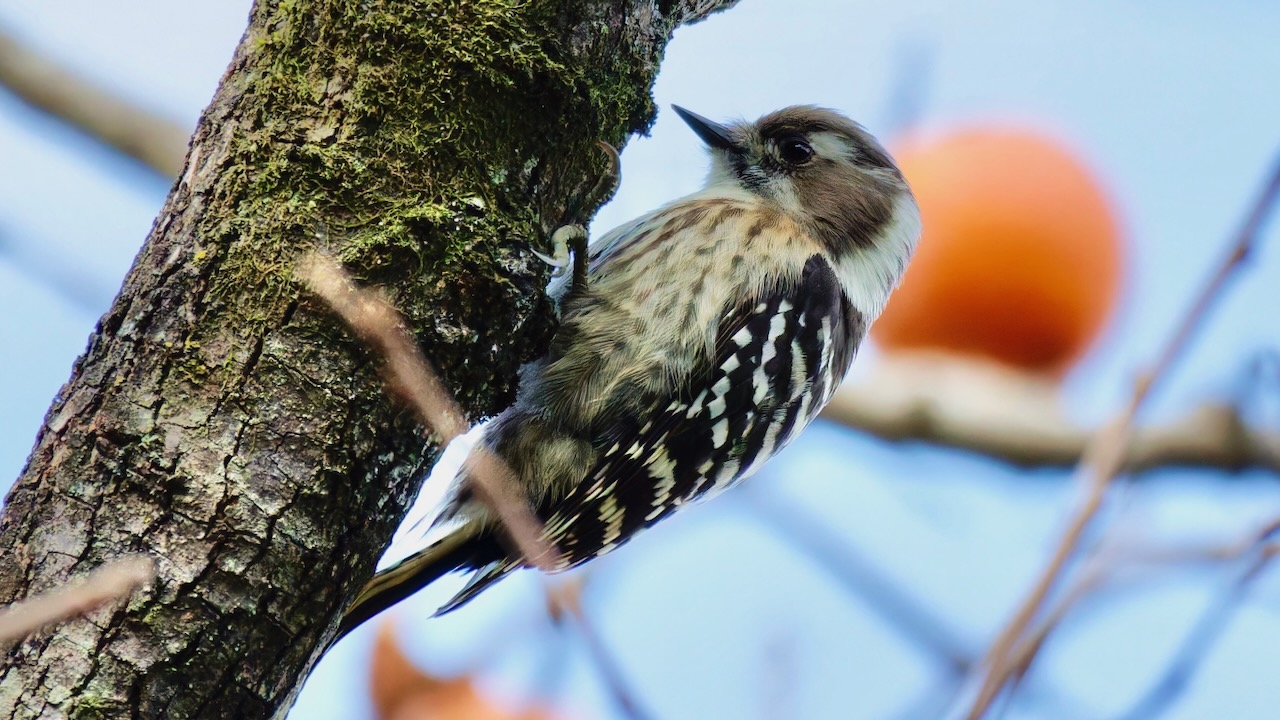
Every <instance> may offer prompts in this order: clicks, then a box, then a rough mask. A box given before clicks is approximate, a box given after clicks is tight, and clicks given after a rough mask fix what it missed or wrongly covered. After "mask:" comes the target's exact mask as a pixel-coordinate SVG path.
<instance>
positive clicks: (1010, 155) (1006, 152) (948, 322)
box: [872, 128, 1123, 374]
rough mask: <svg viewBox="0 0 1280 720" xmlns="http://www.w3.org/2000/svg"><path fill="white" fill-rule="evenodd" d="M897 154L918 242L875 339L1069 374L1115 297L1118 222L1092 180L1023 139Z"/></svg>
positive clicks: (1012, 135)
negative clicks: (915, 215)
mask: <svg viewBox="0 0 1280 720" xmlns="http://www.w3.org/2000/svg"><path fill="white" fill-rule="evenodd" d="M895 154H896V156H897V159H898V162H899V164H900V166H901V167H902V170H903V173H904V174H905V175H906V177H907V180H908V182H910V184H911V188H912V190H913V191H914V193H915V195H916V199H917V200H918V201H919V203H920V211H921V214H922V216H923V219H924V235H923V237H922V238H921V241H920V246H919V248H918V249H917V251H916V256H915V258H914V259H913V260H912V262H911V265H910V267H908V269H907V273H906V276H905V278H904V279H903V283H902V287H901V288H900V289H899V290H898V291H897V292H896V293H895V294H894V295H893V297H892V298H891V300H890V301H889V304H888V307H887V308H886V309H885V312H884V314H883V315H882V316H881V318H880V319H879V320H878V321H877V322H876V324H875V325H874V326H873V331H872V335H873V337H874V338H875V339H876V341H877V342H878V343H879V344H880V346H881V347H883V348H885V349H887V350H898V349H921V350H924V349H929V350H941V351H946V352H951V353H958V354H963V355H977V356H981V357H986V358H990V359H993V360H997V361H999V362H1001V363H1004V364H1007V365H1012V366H1014V367H1017V368H1021V369H1023V370H1028V371H1033V372H1041V373H1050V374H1058V373H1061V372H1063V371H1065V370H1067V369H1068V368H1069V367H1070V366H1071V364H1072V363H1073V362H1074V361H1075V360H1077V359H1078V358H1079V357H1080V355H1081V354H1083V353H1084V351H1085V350H1087V349H1088V348H1089V346H1090V345H1091V344H1092V343H1093V341H1094V340H1095V339H1096V337H1097V336H1098V334H1099V333H1100V331H1101V329H1102V327H1103V325H1104V324H1105V323H1106V321H1107V318H1108V316H1109V315H1110V314H1111V312H1112V310H1113V308H1114V306H1115V305H1116V301H1117V295H1118V293H1119V290H1120V281H1121V275H1122V266H1123V257H1122V255H1123V253H1122V248H1121V242H1120V236H1119V234H1120V231H1119V223H1118V221H1117V219H1116V216H1115V214H1114V212H1113V211H1112V208H1111V205H1110V203H1109V202H1108V200H1107V197H1106V193H1105V192H1104V190H1103V189H1102V187H1101V186H1100V184H1099V183H1098V181H1097V180H1096V179H1095V178H1094V177H1093V175H1092V174H1091V173H1090V171H1089V170H1088V169H1087V168H1086V167H1085V166H1084V164H1083V163H1082V162H1081V161H1080V160H1079V159H1078V158H1077V157H1076V156H1075V155H1074V154H1073V153H1072V152H1071V151H1070V150H1068V149H1066V148H1064V147H1063V146H1062V145H1061V144H1059V143H1058V142H1056V141H1054V140H1052V139H1050V138H1047V137H1044V136H1042V135H1039V134H1036V133H1034V132H1031V131H1026V130H1016V129H1007V128H1006V129H1001V128H972V129H967V130H961V131H954V132H951V133H949V134H946V135H944V136H939V137H935V138H931V139H916V140H914V141H911V142H908V143H906V144H904V146H903V147H902V148H900V149H899V150H898V152H897V153H895Z"/></svg>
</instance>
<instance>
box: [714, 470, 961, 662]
mask: <svg viewBox="0 0 1280 720" xmlns="http://www.w3.org/2000/svg"><path fill="white" fill-rule="evenodd" d="M760 485H761V483H746V484H744V485H742V486H741V488H740V489H739V491H738V492H737V493H736V494H737V496H738V497H740V498H744V499H745V500H746V502H747V504H748V505H749V506H750V507H751V510H752V512H753V513H754V514H755V515H756V516H757V517H758V518H760V520H762V521H763V522H765V523H766V524H768V525H770V526H772V527H773V529H774V530H775V531H777V532H778V534H779V535H781V536H782V537H784V538H786V539H787V541H788V542H790V543H792V544H794V545H795V546H796V547H797V548H799V549H800V550H801V551H802V552H804V553H805V554H806V555H808V556H809V557H810V558H811V559H813V560H814V561H815V562H816V563H817V565H818V567H820V568H823V569H824V570H827V571H828V572H830V573H831V574H832V576H834V577H835V578H836V579H837V580H838V581H839V582H840V583H841V584H842V585H844V586H845V587H846V588H847V589H848V590H849V591H850V592H852V593H853V594H854V595H855V596H856V597H857V598H858V599H860V600H862V601H863V602H865V603H866V604H867V606H868V607H869V608H870V609H871V610H872V611H873V612H875V613H876V614H878V615H880V617H881V618H882V619H883V620H884V621H885V622H887V623H888V624H889V626H890V627H893V628H895V629H897V630H898V631H899V632H901V633H902V634H903V635H904V636H906V637H907V638H909V639H910V640H912V641H913V642H915V643H916V644H917V645H919V646H920V647H922V648H924V650H925V651H926V652H927V654H928V655H929V657H930V658H931V659H941V660H942V661H943V664H944V665H945V666H946V670H947V673H948V674H949V675H963V674H964V673H965V672H968V671H969V670H970V669H971V668H972V665H973V657H972V653H971V652H970V651H969V650H968V649H967V648H965V646H964V643H963V642H961V640H960V639H959V638H957V637H956V636H955V634H954V633H953V632H951V630H950V629H949V628H948V627H947V626H946V623H945V622H944V621H943V620H942V619H941V618H938V617H936V616H935V615H933V613H932V612H931V611H930V610H929V609H928V607H927V606H925V605H924V604H923V603H921V602H919V601H917V600H916V599H915V598H913V597H911V596H910V595H908V594H907V593H906V592H905V591H904V590H902V589H900V588H899V587H898V586H897V584H896V583H895V582H894V581H893V580H891V579H890V578H889V577H888V576H887V574H886V573H884V572H883V571H882V570H880V569H879V568H877V567H876V566H875V564H874V563H873V562H871V560H870V559H868V558H866V557H864V556H863V555H862V554H861V553H859V552H858V551H857V550H856V549H854V548H853V547H851V546H850V545H849V544H848V543H846V542H843V541H842V540H841V539H840V538H839V537H837V536H836V534H835V533H834V532H833V531H832V530H831V529H830V528H828V527H826V526H825V525H824V524H823V523H821V522H819V521H818V519H817V518H815V517H813V515H812V514H811V513H806V512H804V511H803V510H802V509H800V508H799V507H797V506H796V505H795V504H794V503H793V502H791V501H790V500H788V499H786V498H785V497H783V496H782V495H781V494H780V493H776V492H768V493H766V492H765V491H763V490H761V489H759V488H760ZM766 495H767V497H766Z"/></svg>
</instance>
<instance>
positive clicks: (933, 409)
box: [822, 356, 1280, 473]
mask: <svg viewBox="0 0 1280 720" xmlns="http://www.w3.org/2000/svg"><path fill="white" fill-rule="evenodd" d="M965 366H966V363H964V362H963V361H959V360H957V359H955V358H947V357H940V356H920V357H912V358H894V359H892V360H889V361H886V362H884V363H882V364H881V366H880V367H879V368H877V369H876V370H874V371H873V375H872V377H870V378H866V379H863V380H862V381H861V382H857V383H850V384H846V385H845V386H844V387H842V388H841V389H840V391H839V392H837V393H836V396H835V397H834V398H833V399H832V401H831V404H829V405H828V406H827V407H826V409H825V410H824V411H823V414H822V416H823V417H824V418H826V419H827V420H831V421H833V422H836V423H839V424H841V425H844V426H846V427H849V428H853V429H855V430H859V431H862V432H866V433H869V434H871V435H875V436H876V437H879V438H883V439H885V440H893V441H912V440H914V441H921V442H929V443H935V444H938V445H943V446H946V447H951V448H956V449H959V450H967V451H969V452H976V453H981V454H983V455H986V456H988V457H991V458H995V459H997V460H1003V461H1005V462H1008V463H1011V464H1013V465H1019V466H1027V467H1045V466H1048V467H1064V468H1065V467H1071V466H1072V465H1075V464H1076V463H1078V462H1079V461H1080V458H1081V456H1082V455H1083V454H1084V450H1085V447H1086V446H1087V445H1088V444H1089V439H1090V438H1091V437H1092V436H1093V435H1094V434H1095V432H1096V431H1095V430H1093V429H1090V428H1086V427H1081V426H1079V425H1076V424H1075V423H1073V422H1071V421H1070V420H1069V419H1067V418H1066V417H1065V416H1064V415H1063V414H1062V413H1061V412H1060V410H1059V408H1058V406H1057V395H1056V392H1052V393H1051V392H1037V391H1036V390H1035V389H1031V390H1028V387H1027V380H1026V379H1025V378H1021V377H1018V376H1017V375H1016V373H1015V372H1014V371H1012V370H1002V371H999V372H997V371H995V370H994V369H992V368H988V369H987V371H986V372H981V373H977V374H979V375H981V377H982V380H980V381H979V380H976V379H975V378H974V377H972V376H973V375H974V374H975V373H972V372H969V373H966V371H965ZM1001 373H1003V377H1002V375H1001ZM954 375H963V376H964V378H965V380H964V382H963V385H965V386H966V387H964V388H960V387H957V384H958V383H957V382H950V381H949V380H943V379H942V378H944V377H945V378H950V377H952V376H954ZM958 380H959V378H957V381H958ZM978 382H982V384H983V393H984V394H983V397H982V398H981V399H979V400H975V399H974V397H973V396H974V392H975V391H974V385H975V384H977V383H978ZM1167 467H1200V468H1209V469H1214V470H1225V471H1230V472H1237V471H1242V470H1249V469H1260V470H1267V471H1270V472H1274V473H1280V432H1275V431H1272V430H1267V429H1263V428H1256V427H1249V426H1248V425H1246V424H1245V422H1244V420H1243V419H1242V418H1241V416H1240V413H1239V412H1238V411H1237V409H1236V408H1234V407H1232V406H1230V405H1228V404H1225V403H1208V404H1205V405H1203V406H1201V407H1199V408H1196V409H1195V410H1193V411H1192V412H1190V413H1188V414H1187V415H1185V416H1184V417H1182V418H1180V419H1178V420H1175V421H1174V422H1169V423H1162V424H1159V425H1152V426H1149V427H1141V428H1135V429H1134V431H1133V437H1132V441H1131V442H1130V443H1129V445H1128V447H1127V450H1126V453H1125V461H1124V469H1125V470H1126V471H1127V472H1131V473H1139V472H1145V471H1149V470H1155V469H1157V468H1167Z"/></svg>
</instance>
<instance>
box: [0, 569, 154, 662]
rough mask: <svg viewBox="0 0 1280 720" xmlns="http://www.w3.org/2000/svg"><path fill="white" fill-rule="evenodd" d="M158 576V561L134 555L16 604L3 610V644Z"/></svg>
mask: <svg viewBox="0 0 1280 720" xmlns="http://www.w3.org/2000/svg"><path fill="white" fill-rule="evenodd" d="M155 576H156V567H155V563H154V562H153V561H152V560H151V559H150V558H146V557H142V556H137V555H135V556H132V557H125V558H120V559H118V560H113V561H111V562H109V563H107V564H105V565H103V566H102V567H100V568H98V569H97V570H94V571H93V572H92V573H90V574H89V576H88V577H86V578H84V579H83V580H78V581H72V582H68V583H66V584H64V585H62V586H60V587H57V588H54V589H53V590H50V591H49V592H46V593H42V594H40V595H37V596H35V597H32V598H27V599H26V600H22V601H20V602H16V603H13V604H12V605H9V606H8V607H6V608H4V609H3V610H0V647H8V646H9V645H11V644H13V643H15V642H18V641H20V640H22V639H23V638H25V637H27V636H28V635H30V634H31V633H33V632H36V631H37V630H39V629H40V628H42V627H44V626H46V625H50V624H52V623H56V622H60V621H62V620H66V619H67V618H70V617H75V616H76V615H83V614H85V613H87V612H90V611H92V610H95V609H97V608H98V607H101V606H102V605H105V604H107V603H109V602H113V601H115V600H120V599H122V598H124V597H126V596H127V595H129V593H131V592H133V590H134V588H136V587H138V586H139V585H142V584H144V583H148V582H150V581H151V580H152V579H153V578H154V577H155Z"/></svg>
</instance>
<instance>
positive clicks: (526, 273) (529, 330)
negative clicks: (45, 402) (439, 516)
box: [0, 0, 733, 718]
mask: <svg viewBox="0 0 1280 720" xmlns="http://www.w3.org/2000/svg"><path fill="white" fill-rule="evenodd" d="M732 2H733V0H667V1H665V2H664V1H661V0H658V1H655V0H622V1H619V0H611V1H605V0H590V1H585V2H584V1H582V0H526V1H522V0H488V1H485V2H481V1H480V0H473V1H470V2H467V1H464V0H456V1H453V2H446V1H437V2H397V1H395V0H362V1H361V2H355V1H354V0H295V1H293V2H272V1H268V0H259V2H258V3H257V5H256V6H255V8H254V9H253V12H252V14H251V17H250V24H249V29H248V31H247V32H246V33H245V36H244V38H243V39H242V41H241V43H240V47H239V48H238V49H237V51H236V54H235V57H234V58H233V60H232V62H231V66H230V68H229V69H228V70H227V73H226V74H225V75H224V76H223V79H222V84H221V86H220V87H219V89H218V91H217V94H216V95H215V96H214V98H213V101H212V103H211V104H210V105H209V108H208V109H207V110H206V111H205V113H204V116H203V117H202V118H201V120H200V123H199V126H198V128H197V130H196V133H195V136H194V138H193V140H192V144H191V151H190V153H189V155H188V157H187V162H186V167H185V170H184V171H183V174H182V177H181V178H180V179H179V180H178V181H177V182H176V183H175V185H174V187H173V189H172V191H171V192H170V194H169V198H168V200H167V202H166V203H165V206H164V208H163V210H162V211H161V212H160V215H159V217H158V218H157V220H156V222H155V225H154V227H153V228H152V231H151V234H150V236H149V237H148V239H147V242H146V244H145V246H144V247H143V249H142V251H141V252H140V253H139V255H138V257H137V259H136V261H135V263H134V266H133V269H132V270H131V271H130V273H129V275H128V277H127V278H126V280H125V282H124V286H123V288H122V289H121V291H120V295H119V297H117V299H116V301H115V303H114V305H113V307H112V308H111V310H110V311H109V312H108V313H107V314H106V315H105V316H104V317H103V319H102V321H101V322H100V323H99V325H98V327H97V329H96V331H95V332H94V334H93V336H92V337H91V338H90V340H89V347H88V349H87V350H86V352H85V354H84V355H83V356H82V357H81V358H80V359H79V360H78V361H77V363H76V365H75V368H74V371H73V373H72V377H71V379H70V381H69V382H68V383H67V384H66V386H65V387H63V389H62V391H61V393H60V394H59V396H58V397H57V398H56V399H55V401H54V403H53V406H52V407H51V408H50V410H49V413H48V416H47V417H46V419H45V423H44V425H43V427H42V429H41V432H40V435H39V437H38V438H37V440H36V445H35V448H34V449H33V451H32V453H31V456H30V458H29V460H28V462H27V467H26V468H25V469H24V470H23V473H22V476H21V477H20V478H19V480H18V482H17V484H16V485H15V486H14V488H13V490H12V492H11V494H10V495H9V498H8V502H7V507H6V510H5V514H4V516H3V518H2V519H0V602H9V601H14V600H18V599H21V598H23V597H26V596H28V595H32V594H35V593H37V592H40V591H42V590H45V589H48V588H50V587H53V586H56V585H58V584H60V583H62V582H64V581H66V580H67V579H68V578H70V577H73V576H80V575H83V574H85V573H87V572H89V571H90V570H92V569H94V568H95V567H97V566H99V565H100V564H101V563H102V562H104V561H106V560H108V559H110V558H113V557H116V556H119V555H122V554H125V553H133V552H141V553H145V554H147V555H149V556H151V557H153V558H155V559H156V561H157V563H158V570H159V578H158V580H157V581H156V583H155V584H154V585H153V586H152V587H151V588H150V589H148V590H146V591H144V592H141V593H139V594H137V595H135V596H134V597H133V599H131V600H130V601H129V602H127V603H125V604H122V605H120V606H118V607H110V608H106V609H103V610H100V611H97V612H95V613H93V614H91V615H90V616H89V617H88V618H85V619H80V620H73V621H70V622H68V623H66V624H64V625H62V626H60V627H57V628H53V629H50V630H47V631H45V632H42V633H40V634H38V635H35V636H33V637H31V638H28V639H27V640H26V641H25V642H23V643H21V644H20V645H18V646H17V647H15V648H13V649H11V650H10V652H9V654H8V656H7V657H6V659H5V661H4V665H3V669H0V717H15V718H17V717H21V718H36V717H41V718H47V717H64V716H70V717H103V718H115V717H122V716H126V715H127V716H134V717H165V718H185V717H266V716H271V715H273V714H274V715H277V716H280V715H283V714H284V713H285V712H286V711H287V709H288V707H289V705H290V703H291V702H292V700H293V698H294V696H295V694H296V692H297V690H298V688H299V687H300V686H301V684H302V680H303V678H305V676H306V674H307V672H308V671H309V670H310V668H311V666H312V665H313V664H314V663H315V661H316V660H317V655H318V652H319V651H318V649H317V648H319V647H320V646H321V645H322V644H323V642H324V641H325V640H326V639H327V638H328V637H329V635H330V634H331V633H332V631H333V628H334V626H335V623H336V619H337V616H338V613H339V612H340V610H341V609H342V607H343V605H344V603H345V601H346V600H347V599H348V598H349V597H350V596H351V594H352V593H353V592H354V591H355V589H356V588H357V587H358V586H359V585H360V584H361V583H362V582H363V581H364V580H366V579H367V578H368V577H369V576H370V574H371V572H372V570H373V567H374V563H375V561H376V559H377V557H378V556H379V554H380V553H381V551H382V550H383V548H384V547H385V546H386V544H387V542H388V541H389V539H390V537H391V534H392V532H393V530H394V528H395V527H396V524H397V523H398V522H399V520H400V518H401V517H402V516H403V514H404V512H405V510H406V509H407V506H408V503H409V502H410V500H411V497H412V495H413V493H414V491H415V490H416V487H417V483H418V479H419V478H420V476H421V475H422V473H423V472H424V471H425V470H427V469H428V468H429V466H430V465H431V463H432V462H433V461H434V459H435V457H436V452H437V448H436V447H435V445H434V444H432V443H431V442H430V441H429V440H428V439H424V436H423V434H422V431H421V429H420V428H419V427H417V426H416V425H415V424H414V422H413V421H412V418H411V417H410V415H409V414H408V413H407V412H406V411H404V410H403V409H401V408H399V407H397V406H396V405H395V404H394V403H393V402H391V401H390V400H388V398H387V396H386V395H385V394H384V392H383V388H382V383H381V381H380V379H379V377H378V373H377V368H376V366H375V361H374V359H373V358H372V357H371V356H370V354H369V352H367V351H366V350H365V349H364V348H363V347H362V346H361V345H360V343H358V342H356V341H355V340H353V339H352V338H351V336H350V335H349V334H348V333H347V332H346V330H345V329H344V328H343V326H342V325H341V324H340V322H339V321H337V320H336V319H335V318H334V317H333V316H331V315H330V313H329V312H328V311H326V310H325V309H324V307H323V306H322V305H321V304H320V303H319V302H318V301H317V300H316V299H314V298H312V297H311V296H309V295H308V294H307V293H306V292H305V290H304V289H303V288H302V286H301V285H300V284H299V283H298V282H297V281H296V280H295V278H294V277H293V267H294V264H295V262H296V261H297V259H298V258H299V257H301V255H302V254H303V253H305V252H306V251H308V250H311V249H315V248H322V249H326V250H328V251H329V252H331V253H333V254H335V255H337V256H338V257H340V258H341V259H342V261H343V262H344V263H345V264H346V266H347V267H348V268H349V269H351V270H352V271H354V272H355V273H357V275H358V276H360V277H361V278H362V279H364V280H365V281H366V282H370V283H377V284H380V285H383V286H385V287H386V288H387V290H388V292H389V293H390V294H391V296H392V297H393V298H394V299H395V301H396V303H397V305H398V306H399V307H400V308H401V309H402V310H403V311H404V313H405V314H406V316H407V317H408V318H409V320H410V322H411V323H412V326H413V329H414V331H415V333H416V335H417V337H418V340H419V342H420V343H421V344H422V347H423V348H424V350H425V352H426V354H427V356H428V357H429V358H431V359H432V361H433V362H434V363H435V364H436V365H437V367H438V369H439V370H440V372H441V374H442V376H443V377H444V379H445V381H446V383H447V384H448V386H449V387H450V388H452V389H453V390H454V392H455V393H456V394H457V397H458V399H459V401H460V402H461V404H462V406H463V408H464V409H465V410H466V411H467V412H468V413H470V414H471V416H472V417H481V416H485V415H491V414H493V413H495V412H497V411H499V410H500V409H501V408H502V407H503V406H504V405H505V404H506V403H508V402H509V401H510V400H511V399H512V397H513V394H514V378H515V373H516V369H517V367H518V366H519V364H520V363H521V362H522V361H524V360H527V359H528V358H530V357H532V356H534V355H535V354H536V353H538V352H539V351H540V350H541V349H542V348H543V347H544V346H545V344H546V343H547V341H548V339H549V331H550V328H551V325H552V321H551V315H550V312H549V308H548V304H547V302H546V300H545V298H544V296H543V293H542V288H543V285H544V283H545V280H546V268H545V267H543V265H542V264H541V263H539V262H538V261H536V260H534V259H532V255H531V253H530V252H529V249H530V248H531V247H535V246H540V245H542V243H543V238H544V237H545V234H546V233H547V232H548V231H549V230H550V229H551V228H553V227H554V226H556V225H558V224H560V223H561V222H563V221H565V220H567V219H569V218H570V217H571V216H575V215H577V214H578V213H577V211H575V210H568V209H566V208H573V207H574V198H576V197H578V196H580V195H581V194H582V193H583V192H585V190H586V189H587V188H589V187H591V185H592V184H593V183H594V181H595V179H596V178H597V176H598V174H599V173H600V171H601V169H602V168H603V158H602V156H601V155H600V153H599V152H598V151H597V150H595V149H594V148H593V147H592V143H593V142H594V141H595V140H597V139H605V140H608V141H610V142H613V143H620V142H621V141H623V140H624V139H625V138H626V136H627V135H628V134H629V133H631V132H635V131H638V130H642V129H643V128H645V126H646V125H647V124H648V123H649V122H650V119H651V117H652V114H653V105H652V100H651V98H650V95H649V89H650V86H651V83H652V81H653V77H654V74H655V71H656V69H657V65H658V61H659V58H660V56H661V53H662V50H663V48H664V46H665V44H666V42H667V40H668V39H669V37H670V34H671V32H672V31H673V30H674V29H675V27H676V26H677V25H679V24H680V23H682V22H687V21H691V20H696V19H699V18H701V17H703V16H705V15H707V14H709V13H710V12H713V11H715V10H718V9H720V8H722V7H724V6H727V5H730V4H732ZM590 210H593V208H586V209H584V211H590Z"/></svg>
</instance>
